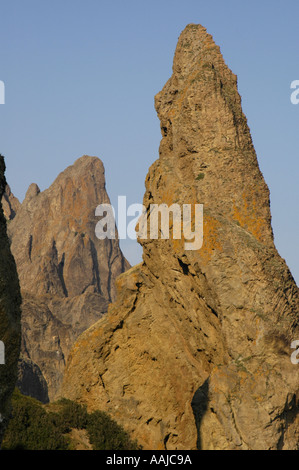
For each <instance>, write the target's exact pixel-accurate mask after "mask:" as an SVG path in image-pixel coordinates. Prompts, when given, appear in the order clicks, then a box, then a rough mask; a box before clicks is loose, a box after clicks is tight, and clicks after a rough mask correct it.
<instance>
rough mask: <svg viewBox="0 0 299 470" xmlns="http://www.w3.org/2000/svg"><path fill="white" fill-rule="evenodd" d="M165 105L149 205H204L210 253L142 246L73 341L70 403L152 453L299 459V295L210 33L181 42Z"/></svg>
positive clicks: (232, 84)
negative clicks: (295, 352)
mask: <svg viewBox="0 0 299 470" xmlns="http://www.w3.org/2000/svg"><path fill="white" fill-rule="evenodd" d="M155 106H156V110H157V113H158V116H159V118H160V121H161V132H162V141H161V144H160V151H159V159H158V160H157V161H156V162H155V163H154V164H153V165H152V166H151V168H150V170H149V173H148V176H147V178H146V192H145V196H144V205H145V206H146V207H147V209H148V210H149V207H150V204H152V203H156V204H161V203H166V204H167V205H170V204H172V203H177V204H180V205H182V204H195V203H200V204H203V205H204V232H203V233H204V238H203V246H202V248H201V249H200V250H197V251H187V250H185V245H184V240H183V239H181V240H176V239H171V238H170V240H161V239H159V240H150V239H148V240H140V243H141V244H142V246H143V263H141V264H140V265H138V266H135V267H134V268H132V269H131V270H129V271H128V272H126V273H125V274H122V275H121V276H120V277H119V278H118V281H117V282H118V297H117V300H116V302H115V303H114V304H112V305H110V306H109V310H108V314H107V315H106V316H105V317H103V318H102V319H101V320H100V321H99V322H97V323H96V324H95V325H93V326H92V327H91V328H89V329H88V330H87V331H85V332H84V333H83V334H82V335H81V336H80V338H79V339H78V341H77V342H76V344H75V346H74V347H73V349H72V351H71V353H70V356H69V361H68V364H67V367H66V372H65V376H64V385H63V394H64V395H65V396H66V397H68V398H71V399H75V400H79V401H81V402H84V403H87V404H88V406H89V407H90V408H92V409H96V408H98V409H103V410H106V411H108V412H109V413H111V414H112V415H113V416H114V417H115V418H116V419H117V421H120V422H121V423H122V424H123V425H124V426H125V427H126V429H128V430H129V431H131V433H132V435H133V436H134V437H136V438H137V439H138V440H139V442H140V443H141V444H142V445H143V446H144V448H149V449H158V448H167V449H195V448H196V447H198V448H201V449H298V431H299V421H298V416H299V415H298V399H299V366H295V365H294V364H292V363H291V361H290V355H291V352H292V350H291V349H290V345H291V341H292V340H294V339H299V330H298V317H299V314H298V312H299V309H298V288H297V286H296V284H295V282H294V279H293V277H292V275H291V273H290V271H289V269H288V267H287V266H286V263H285V261H284V260H283V259H281V257H280V256H279V254H278V253H277V251H276V248H275V246H274V242H273V233H272V228H271V215H270V206H269V191H268V188H267V186H266V183H265V181H264V178H263V176H262V174H261V172H260V169H259V166H258V162H257V157H256V153H255V150H254V146H253V143H252V140H251V135H250V130H249V128H248V125H247V121H246V117H245V116H244V114H243V111H242V108H241V99H240V96H239V94H238V90H237V78H236V76H235V75H234V74H233V73H232V72H231V71H230V69H229V68H228V67H227V66H226V64H225V62H224V60H223V57H222V55H221V53H220V50H219V47H218V46H217V45H215V43H214V41H213V39H212V37H211V36H210V35H209V34H207V32H206V30H205V28H203V27H202V26H200V25H193V24H191V25H188V26H187V27H186V29H185V30H184V31H183V33H182V34H181V36H180V38H179V41H178V45H177V48H176V52H175V57H174V64H173V74H172V77H171V78H170V79H169V80H168V82H167V83H166V85H165V86H164V88H163V90H162V91H161V92H160V93H158V95H157V96H156V98H155Z"/></svg>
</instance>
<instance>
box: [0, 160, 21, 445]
mask: <svg viewBox="0 0 299 470" xmlns="http://www.w3.org/2000/svg"><path fill="white" fill-rule="evenodd" d="M4 172H5V164H4V159H3V157H2V156H1V155H0V198H1V197H2V195H3V194H4V191H5V187H6V181H5V176H4ZM20 305H21V296H20V287H19V281H18V276H17V270H16V265H15V262H14V259H13V257H12V255H11V252H10V248H9V240H8V237H7V234H6V221H5V218H4V215H3V210H2V207H1V205H0V341H1V342H2V344H1V346H2V345H4V358H3V357H1V364H0V444H1V441H2V437H3V432H4V429H5V427H6V425H7V421H8V419H9V417H10V414H11V409H10V398H11V395H12V392H13V390H14V387H15V384H16V381H17V363H18V358H19V354H20V345H21V310H20ZM1 350H2V347H1ZM2 352H3V351H2ZM1 356H2V355H1ZM3 359H4V361H3ZM3 362H4V364H3Z"/></svg>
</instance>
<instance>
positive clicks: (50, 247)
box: [9, 156, 129, 399]
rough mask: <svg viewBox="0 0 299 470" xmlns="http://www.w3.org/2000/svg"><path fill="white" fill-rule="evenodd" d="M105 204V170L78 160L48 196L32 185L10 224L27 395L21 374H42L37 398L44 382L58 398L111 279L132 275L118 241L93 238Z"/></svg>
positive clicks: (108, 294)
mask: <svg viewBox="0 0 299 470" xmlns="http://www.w3.org/2000/svg"><path fill="white" fill-rule="evenodd" d="M102 203H109V197H108V195H107V192H106V189H105V176H104V166H103V163H102V162H101V160H100V159H98V158H96V157H89V156H83V157H81V158H79V159H78V160H77V161H76V162H75V163H74V165H71V166H70V167H68V168H67V169H66V170H65V171H63V172H62V173H61V174H60V175H59V176H58V177H57V178H56V180H55V181H54V183H53V184H52V185H51V186H50V187H49V188H48V189H46V190H45V191H43V192H41V191H40V189H39V187H38V186H37V185H36V184H31V185H30V187H29V189H28V191H27V193H26V197H25V199H24V201H23V203H22V204H21V206H20V207H19V208H18V210H17V214H16V216H15V217H14V219H13V220H12V221H11V222H10V224H9V236H10V239H11V250H12V253H13V255H14V258H15V260H16V264H17V269H18V275H19V279H20V285H21V290H22V297H23V309H22V312H23V315H22V325H23V327H22V333H23V335H22V338H23V345H22V356H23V360H24V361H25V363H23V364H21V365H20V368H19V371H20V377H19V385H20V388H21V390H22V391H23V392H24V393H26V394H30V392H29V391H28V390H27V386H26V384H28V383H29V381H28V380H27V379H26V377H25V375H24V374H25V372H26V375H28V374H29V375H30V374H33V373H34V371H36V370H40V371H41V373H42V376H43V377H42V380H41V381H38V380H36V382H38V383H39V384H40V389H41V390H42V396H43V397H44V396H46V393H45V390H44V389H45V387H44V383H42V382H44V380H45V381H46V383H47V384H48V393H49V397H50V399H52V398H53V397H54V396H55V394H56V393H57V391H58V389H59V385H60V382H61V378H62V374H63V369H64V365H65V361H66V358H67V355H68V351H69V349H70V347H71V345H72V343H73V341H74V340H75V338H76V337H77V336H78V335H79V334H80V333H82V332H83V331H84V330H85V329H86V328H87V327H89V326H90V325H91V324H93V323H94V322H95V321H97V320H98V319H99V318H100V317H101V316H102V315H103V313H105V312H106V311H107V306H108V303H109V302H111V301H112V300H114V299H115V297H116V288H115V278H116V277H117V276H118V275H119V274H121V273H122V272H124V271H125V270H126V269H128V268H129V263H128V262H127V260H126V259H125V258H124V256H123V254H122V252H121V250H120V248H119V244H118V240H108V239H105V240H98V239H97V238H96V235H95V227H96V223H97V222H98V218H96V217H95V209H96V207H97V206H98V205H99V204H102ZM32 363H34V364H35V365H34V371H32V370H31V372H28V371H29V369H30V364H32ZM23 379H24V380H23ZM22 383H23V384H24V388H23V389H22ZM35 389H36V390H38V389H39V387H38V386H36V387H35ZM36 398H40V396H39V395H38V396H36Z"/></svg>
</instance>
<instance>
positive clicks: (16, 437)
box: [2, 389, 140, 450]
mask: <svg viewBox="0 0 299 470" xmlns="http://www.w3.org/2000/svg"><path fill="white" fill-rule="evenodd" d="M12 409H13V411H12V419H11V420H10V421H9V424H8V427H7V429H6V432H5V435H4V439H3V443H2V449H3V450H70V449H72V442H71V438H70V437H69V436H68V433H70V432H71V430H72V429H85V430H86V431H87V434H88V437H89V441H90V443H91V445H92V448H93V449H94V450H135V449H136V450H137V449H140V447H139V446H138V444H137V442H136V441H132V440H131V439H130V436H129V434H128V433H127V432H126V431H125V430H124V429H123V428H122V427H121V426H120V425H119V424H117V423H116V422H115V421H114V420H113V419H112V418H111V417H110V416H109V415H108V414H107V413H104V412H103V411H95V412H93V413H90V414H89V413H88V412H87V409H86V406H85V405H80V404H79V403H75V402H73V401H71V400H67V399H65V398H63V399H61V400H59V401H57V402H55V403H49V404H48V405H43V404H42V403H41V402H39V401H38V400H35V399H34V398H31V397H25V396H24V395H22V394H21V393H20V392H19V391H18V390H17V389H16V390H15V391H14V394H13V397H12Z"/></svg>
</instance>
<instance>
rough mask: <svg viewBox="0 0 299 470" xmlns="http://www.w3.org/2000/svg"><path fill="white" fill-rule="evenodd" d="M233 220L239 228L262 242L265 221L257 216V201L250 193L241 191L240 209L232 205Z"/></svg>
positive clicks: (265, 228)
mask: <svg viewBox="0 0 299 470" xmlns="http://www.w3.org/2000/svg"><path fill="white" fill-rule="evenodd" d="M233 219H234V220H236V221H238V222H239V224H240V225H241V227H243V228H245V229H246V230H248V231H249V232H250V233H251V234H252V235H253V236H254V237H255V238H256V239H257V240H259V241H262V240H263V237H262V235H263V232H264V230H267V227H266V223H265V220H264V219H263V218H262V217H259V216H258V215H257V201H256V199H255V197H254V196H253V194H252V191H243V194H242V203H241V208H240V207H237V206H236V204H235V203H234V205H233Z"/></svg>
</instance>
